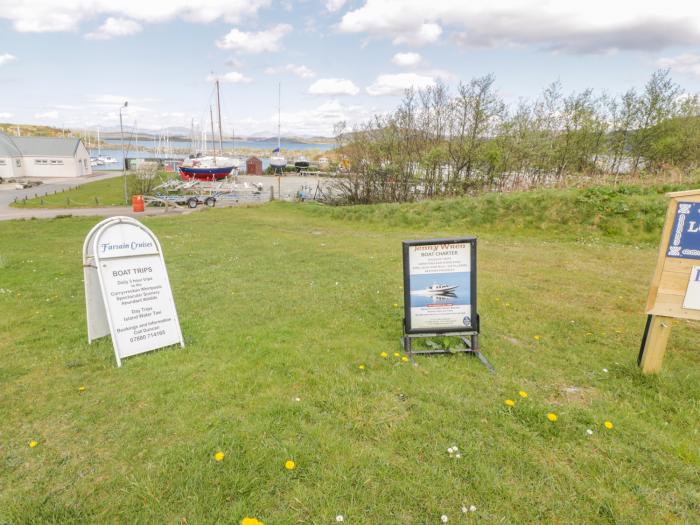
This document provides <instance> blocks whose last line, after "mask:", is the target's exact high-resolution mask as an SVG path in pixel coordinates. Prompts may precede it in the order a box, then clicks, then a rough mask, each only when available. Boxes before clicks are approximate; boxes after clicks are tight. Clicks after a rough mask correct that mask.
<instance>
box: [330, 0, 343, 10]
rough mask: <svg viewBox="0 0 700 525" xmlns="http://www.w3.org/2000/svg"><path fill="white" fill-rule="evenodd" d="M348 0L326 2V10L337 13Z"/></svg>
mask: <svg viewBox="0 0 700 525" xmlns="http://www.w3.org/2000/svg"><path fill="white" fill-rule="evenodd" d="M345 1H346V0H326V9H328V11H330V12H331V13H335V12H336V11H338V10H340V9H342V7H343V6H344V5H345Z"/></svg>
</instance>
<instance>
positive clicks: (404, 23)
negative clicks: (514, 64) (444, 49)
mask: <svg viewBox="0 0 700 525" xmlns="http://www.w3.org/2000/svg"><path fill="white" fill-rule="evenodd" d="M442 26H445V27H447V28H450V29H453V30H456V31H459V34H458V36H457V38H456V41H457V42H458V43H459V44H461V45H462V46H465V47H475V46H479V47H498V46H504V45H526V46H527V45H532V46H537V47H541V48H544V49H549V50H555V51H566V52H572V53H599V52H610V51H616V50H646V51H649V50H659V49H663V48H666V47H671V46H681V45H699V44H700V3H698V2H692V3H691V2H688V1H687V0H666V1H664V2H652V1H645V2H637V3H636V4H635V5H634V6H630V4H629V2H610V1H609V0H587V1H586V2H567V1H559V2H551V1H545V0H504V1H498V2H494V1H493V0H470V1H468V2H467V1H464V0H432V1H431V2H430V4H429V6H426V3H425V2H424V1H423V0H366V1H365V2H364V4H363V5H361V6H360V7H359V8H357V9H354V10H351V11H348V12H347V13H345V15H344V16H343V18H342V20H341V22H340V25H339V29H340V31H342V32H345V33H366V34H368V35H370V36H374V37H377V38H384V37H390V38H392V39H393V41H394V43H397V44H411V43H413V44H422V43H426V42H431V41H435V40H436V39H437V38H438V37H439V36H440V34H439V33H440V31H441V27H442Z"/></svg>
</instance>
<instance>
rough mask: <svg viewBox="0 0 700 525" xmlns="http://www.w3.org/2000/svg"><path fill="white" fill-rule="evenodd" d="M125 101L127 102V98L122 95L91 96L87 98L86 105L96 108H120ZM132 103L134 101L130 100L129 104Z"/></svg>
mask: <svg viewBox="0 0 700 525" xmlns="http://www.w3.org/2000/svg"><path fill="white" fill-rule="evenodd" d="M127 100H129V97H125V96H122V95H91V96H89V97H87V101H88V103H90V104H94V105H97V106H122V105H124V102H126V101H127ZM133 102H134V99H133V98H132V99H131V103H133Z"/></svg>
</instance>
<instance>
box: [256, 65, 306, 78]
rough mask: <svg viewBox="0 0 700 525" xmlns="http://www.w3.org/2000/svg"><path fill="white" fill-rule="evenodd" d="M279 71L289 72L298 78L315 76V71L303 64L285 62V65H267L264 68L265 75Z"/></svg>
mask: <svg viewBox="0 0 700 525" xmlns="http://www.w3.org/2000/svg"><path fill="white" fill-rule="evenodd" d="M280 73H291V74H293V75H296V76H298V77H300V78H313V77H315V76H316V73H314V72H313V71H312V70H311V69H310V68H308V67H306V66H304V65H299V66H298V65H296V64H287V65H286V66H279V67H268V68H266V69H265V74H266V75H279V74H280Z"/></svg>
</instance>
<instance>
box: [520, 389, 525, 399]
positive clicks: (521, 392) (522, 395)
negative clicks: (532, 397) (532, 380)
mask: <svg viewBox="0 0 700 525" xmlns="http://www.w3.org/2000/svg"><path fill="white" fill-rule="evenodd" d="M518 395H519V396H520V397H522V398H523V399H524V398H526V397H527V392H525V390H521V391H520V392H518Z"/></svg>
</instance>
